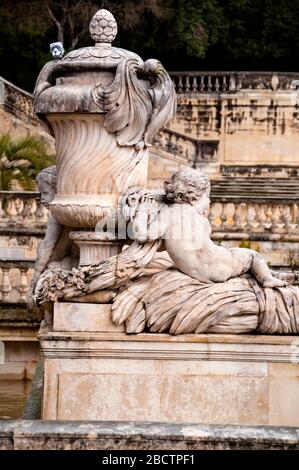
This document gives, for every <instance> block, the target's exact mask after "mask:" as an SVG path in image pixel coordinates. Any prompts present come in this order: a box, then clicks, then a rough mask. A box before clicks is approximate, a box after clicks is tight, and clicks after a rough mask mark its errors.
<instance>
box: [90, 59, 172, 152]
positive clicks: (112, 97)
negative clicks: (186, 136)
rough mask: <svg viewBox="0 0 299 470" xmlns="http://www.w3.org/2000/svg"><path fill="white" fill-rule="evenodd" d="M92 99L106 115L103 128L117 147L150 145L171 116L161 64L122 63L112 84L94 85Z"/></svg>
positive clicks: (169, 95) (168, 90) (168, 86)
mask: <svg viewBox="0 0 299 470" xmlns="http://www.w3.org/2000/svg"><path fill="white" fill-rule="evenodd" d="M138 74H140V75H142V77H143V79H140V78H139V77H138ZM148 82H149V85H148ZM92 96H93V100H94V102H95V103H96V104H97V105H98V106H99V107H100V108H101V109H103V110H104V111H105V112H106V113H107V114H106V115H105V120H104V125H105V128H106V129H107V131H109V132H111V133H114V132H115V133H116V140H117V143H118V144H119V145H121V146H130V145H137V146H139V147H143V146H144V145H145V146H149V145H151V142H152V139H153V138H154V136H155V135H156V133H157V132H158V131H159V130H160V129H161V128H162V127H163V126H164V125H165V124H166V123H167V122H168V121H169V120H170V119H171V118H172V117H173V116H174V115H175V108H176V101H175V91H174V86H173V83H172V80H171V78H170V76H169V75H168V73H167V72H166V70H165V69H164V68H163V66H162V64H161V63H160V62H159V61H157V60H154V59H149V60H147V61H146V62H143V61H141V60H138V59H136V58H127V59H124V60H122V61H121V62H120V63H119V64H118V66H117V69H116V74H115V78H114V80H113V82H112V83H111V84H110V85H102V84H100V85H98V86H96V87H95V89H94V90H93V92H92Z"/></svg>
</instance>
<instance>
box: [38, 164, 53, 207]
mask: <svg viewBox="0 0 299 470" xmlns="http://www.w3.org/2000/svg"><path fill="white" fill-rule="evenodd" d="M36 183H37V186H38V189H39V192H40V193H41V203H42V204H43V205H44V206H46V207H48V206H49V203H50V202H51V201H53V199H54V197H55V194H56V184H57V178H56V166H55V165H52V166H49V167H48V168H44V169H43V170H42V171H40V172H39V174H38V175H37V177H36Z"/></svg>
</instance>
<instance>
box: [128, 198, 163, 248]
mask: <svg viewBox="0 0 299 470" xmlns="http://www.w3.org/2000/svg"><path fill="white" fill-rule="evenodd" d="M167 219H168V218H167V207H166V206H163V205H161V204H156V203H155V202H152V203H151V202H141V203H140V204H139V205H138V209H137V210H136V214H135V217H134V218H133V221H132V223H131V224H130V227H129V230H130V232H131V233H129V236H131V238H133V239H134V240H137V241H139V242H146V241H149V240H158V239H159V238H162V237H163V235H165V233H166V231H167V228H168V226H167Z"/></svg>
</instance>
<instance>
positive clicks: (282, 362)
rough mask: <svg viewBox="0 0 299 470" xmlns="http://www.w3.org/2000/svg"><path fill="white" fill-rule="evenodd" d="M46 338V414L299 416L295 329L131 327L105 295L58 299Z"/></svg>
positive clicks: (167, 418) (206, 419) (291, 422)
mask: <svg viewBox="0 0 299 470" xmlns="http://www.w3.org/2000/svg"><path fill="white" fill-rule="evenodd" d="M40 341H41V345H42V350H43V355H44V357H45V386H44V400H43V418H44V419H46V420H102V421H114V420H115V421H136V422H142V421H143V422H144V421H152V422H169V423H179V422H185V423H206V424H242V425H278V426H298V425H299V402H298V399H297V398H298V394H299V380H298V376H299V364H298V362H299V354H298V353H299V340H298V339H296V337H291V336H262V335H260V336H255V335H211V334H210V335H209V334H202V335H181V336H177V337H174V336H171V335H168V334H155V335H153V334H138V335H126V334H125V333H123V332H122V331H120V329H119V328H117V327H115V326H114V325H113V324H112V323H111V321H110V305H109V304H105V305H95V304H80V305H79V304H75V303H61V304H56V305H55V312H54V331H52V332H50V331H49V332H47V331H43V332H41V333H40ZM286 392H287V393H286Z"/></svg>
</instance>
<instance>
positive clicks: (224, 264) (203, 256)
mask: <svg viewBox="0 0 299 470" xmlns="http://www.w3.org/2000/svg"><path fill="white" fill-rule="evenodd" d="M164 187H165V197H164V203H163V202H162V201H161V197H160V198H159V199H160V201H159V202H158V200H157V196H156V195H155V194H154V193H152V195H151V194H149V195H146V194H144V195H143V196H142V198H141V201H140V203H139V205H138V206H137V207H136V204H135V213H134V216H133V217H132V222H131V225H132V226H131V231H132V236H133V238H134V239H135V240H138V241H139V242H141V243H144V242H146V241H150V240H156V239H158V238H162V239H163V240H164V243H165V249H166V251H167V253H168V255H169V256H170V258H171V259H172V261H173V262H174V265H175V266H176V268H177V269H179V270H180V271H182V272H183V273H185V274H187V275H188V276H190V277H192V278H194V279H197V280H198V281H200V282H203V283H214V282H225V281H227V280H228V279H231V278H234V277H237V276H241V275H242V274H244V273H246V272H250V273H251V274H253V275H254V276H255V278H256V279H257V281H258V282H259V283H260V284H261V285H262V286H263V287H272V288H273V287H283V286H286V285H287V282H285V281H283V280H281V279H277V278H276V277H274V276H273V275H272V272H271V271H270V269H269V268H268V265H267V263H266V262H265V260H264V259H263V257H262V256H261V255H260V254H259V253H258V252H257V251H254V250H250V249H246V248H224V247H223V246H219V245H217V244H215V243H214V242H213V241H212V239H211V226H210V223H209V220H208V218H207V213H208V211H209V206H210V199H209V195H210V182H209V179H208V178H207V177H206V176H205V175H203V174H202V173H201V172H200V171H198V170H194V169H191V168H189V169H186V170H181V171H178V172H177V173H175V174H174V175H173V176H172V178H171V179H170V180H169V181H166V182H165V184H164ZM130 197H131V198H132V197H133V195H131V196H130Z"/></svg>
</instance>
